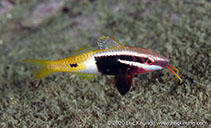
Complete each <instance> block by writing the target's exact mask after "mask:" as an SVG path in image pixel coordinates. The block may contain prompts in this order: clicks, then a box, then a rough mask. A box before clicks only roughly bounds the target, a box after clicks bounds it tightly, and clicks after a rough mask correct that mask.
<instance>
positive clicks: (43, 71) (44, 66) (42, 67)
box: [24, 59, 54, 79]
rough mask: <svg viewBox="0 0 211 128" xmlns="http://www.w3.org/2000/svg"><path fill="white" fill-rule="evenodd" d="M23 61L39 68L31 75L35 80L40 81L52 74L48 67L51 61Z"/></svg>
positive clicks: (52, 70) (51, 69)
mask: <svg viewBox="0 0 211 128" xmlns="http://www.w3.org/2000/svg"><path fill="white" fill-rule="evenodd" d="M24 61H25V62H28V63H32V64H35V65H38V66H39V69H38V70H37V71H35V72H34V73H33V76H34V78H35V79H41V78H42V77H45V76H47V75H49V74H51V73H53V72H54V69H53V68H51V66H50V63H51V62H52V61H49V60H38V59H25V60H24Z"/></svg>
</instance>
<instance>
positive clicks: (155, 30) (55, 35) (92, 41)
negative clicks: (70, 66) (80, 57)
mask: <svg viewBox="0 0 211 128" xmlns="http://www.w3.org/2000/svg"><path fill="white" fill-rule="evenodd" d="M101 35H109V36H112V37H114V38H115V39H116V40H118V41H120V42H121V43H122V44H124V45H128V46H137V47H142V48H147V49H152V50H155V51H157V52H158V53H160V54H162V55H163V56H165V57H167V58H169V60H170V64H171V65H172V66H175V67H177V68H178V69H179V70H180V76H181V78H182V79H183V82H184V84H183V85H182V86H181V85H178V84H177V83H176V82H175V81H174V80H173V78H175V76H174V75H173V74H172V73H171V72H170V71H169V70H168V69H167V68H166V69H163V70H160V71H155V72H152V73H147V74H143V75H135V76H134V79H133V86H132V88H131V90H130V91H129V93H127V94H126V95H125V96H121V95H120V94H119V93H118V91H117V89H116V88H115V86H114V80H113V77H112V76H103V75H101V76H96V77H95V78H94V79H93V80H83V79H80V78H79V77H78V76H76V75H73V74H71V73H53V74H51V75H49V76H47V77H45V78H43V79H41V80H35V79H34V78H33V77H32V73H33V70H35V69H36V68H35V67H34V66H31V65H29V64H26V63H24V62H23V60H24V59H29V58H31V59H35V58H36V59H49V60H56V59H61V58H65V57H68V56H70V55H71V52H73V51H75V50H77V49H79V48H82V47H85V46H90V47H92V48H93V49H95V48H97V44H96V41H97V37H98V36H101ZM0 61H1V62H0V127H1V128H13V127H19V128H30V127H36V128H39V127H46V128H47V127H60V128H65V127H129V126H132V127H140V126H144V125H145V126H147V125H148V126H153V127H177V126H180V127H186V126H188V127H211V63H210V62H211V2H210V0H133V1H132V0H131V1H130V0H117V1H113V0H105V1H103V0H99V1H97V0H70V1H67V0H60V1H56V0H45V1H41V0H38V1H31V0H17V1H16V0H2V1H0ZM136 123H137V124H136Z"/></svg>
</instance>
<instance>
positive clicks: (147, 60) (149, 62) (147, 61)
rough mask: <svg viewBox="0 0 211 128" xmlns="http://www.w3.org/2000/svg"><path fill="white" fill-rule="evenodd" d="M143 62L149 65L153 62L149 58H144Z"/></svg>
mask: <svg viewBox="0 0 211 128" xmlns="http://www.w3.org/2000/svg"><path fill="white" fill-rule="evenodd" d="M144 62H145V63H147V64H149V65H151V64H152V63H153V61H152V60H151V59H149V58H144Z"/></svg>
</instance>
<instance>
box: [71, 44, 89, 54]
mask: <svg viewBox="0 0 211 128" xmlns="http://www.w3.org/2000/svg"><path fill="white" fill-rule="evenodd" d="M89 51H92V49H91V48H90V47H89V46H87V47H83V48H80V49H78V50H76V51H74V52H72V54H71V56H78V55H81V54H84V53H87V52H89Z"/></svg>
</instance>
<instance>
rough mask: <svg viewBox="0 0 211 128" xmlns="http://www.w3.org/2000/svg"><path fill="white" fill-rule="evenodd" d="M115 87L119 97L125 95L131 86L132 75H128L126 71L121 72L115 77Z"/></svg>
mask: <svg viewBox="0 0 211 128" xmlns="http://www.w3.org/2000/svg"><path fill="white" fill-rule="evenodd" d="M115 80H116V83H115V85H116V87H117V89H118V91H119V93H120V94H121V95H125V94H126V93H127V92H128V91H129V90H130V87H131V85H132V80H133V75H130V74H128V73H127V72H126V71H121V72H119V73H118V74H117V75H116V76H115Z"/></svg>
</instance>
